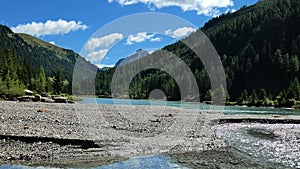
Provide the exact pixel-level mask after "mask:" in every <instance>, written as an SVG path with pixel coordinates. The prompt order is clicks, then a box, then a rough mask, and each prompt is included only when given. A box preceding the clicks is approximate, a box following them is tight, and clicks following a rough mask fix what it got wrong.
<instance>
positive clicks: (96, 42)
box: [86, 33, 124, 51]
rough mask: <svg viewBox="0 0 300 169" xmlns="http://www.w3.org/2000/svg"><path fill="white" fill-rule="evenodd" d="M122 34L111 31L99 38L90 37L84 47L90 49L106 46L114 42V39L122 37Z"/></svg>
mask: <svg viewBox="0 0 300 169" xmlns="http://www.w3.org/2000/svg"><path fill="white" fill-rule="evenodd" d="M123 37H124V35H122V34H120V33H113V34H110V35H107V36H104V37H100V38H91V39H90V40H89V41H88V42H87V46H86V49H88V50H90V51H92V50H94V49H96V48H98V47H108V46H109V45H111V44H114V43H115V42H116V41H118V40H120V39H123Z"/></svg>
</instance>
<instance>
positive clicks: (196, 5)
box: [108, 0, 233, 16]
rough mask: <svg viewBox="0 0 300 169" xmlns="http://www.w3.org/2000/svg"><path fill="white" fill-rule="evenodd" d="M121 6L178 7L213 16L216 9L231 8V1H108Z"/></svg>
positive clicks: (216, 12) (215, 13)
mask: <svg viewBox="0 0 300 169" xmlns="http://www.w3.org/2000/svg"><path fill="white" fill-rule="evenodd" d="M114 1H115V2H117V3H119V4H121V5H133V4H138V3H144V4H146V5H148V6H149V7H150V9H151V8H152V9H153V8H154V7H155V8H158V9H161V8H165V7H171V6H173V7H179V8H181V9H182V10H183V11H196V12H197V14H198V15H201V14H204V15H208V16H215V15H217V14H218V13H219V11H218V10H217V8H225V7H228V6H233V1H232V0H108V2H110V3H111V2H114Z"/></svg>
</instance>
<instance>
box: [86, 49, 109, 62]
mask: <svg viewBox="0 0 300 169" xmlns="http://www.w3.org/2000/svg"><path fill="white" fill-rule="evenodd" d="M107 52H108V49H101V50H99V51H94V52H91V53H89V54H88V55H87V59H88V60H89V61H91V62H100V61H101V60H102V59H103V58H104V57H105V55H106V54H107Z"/></svg>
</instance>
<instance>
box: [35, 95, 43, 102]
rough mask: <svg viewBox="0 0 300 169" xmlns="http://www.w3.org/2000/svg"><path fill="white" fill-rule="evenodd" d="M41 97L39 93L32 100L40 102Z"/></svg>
mask: <svg viewBox="0 0 300 169" xmlns="http://www.w3.org/2000/svg"><path fill="white" fill-rule="evenodd" d="M41 99H42V96H41V95H39V94H37V95H35V96H34V100H33V101H35V102H40V101H41Z"/></svg>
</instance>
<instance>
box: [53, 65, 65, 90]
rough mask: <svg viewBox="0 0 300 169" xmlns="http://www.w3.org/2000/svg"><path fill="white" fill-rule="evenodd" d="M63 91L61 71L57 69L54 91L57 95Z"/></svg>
mask: <svg viewBox="0 0 300 169" xmlns="http://www.w3.org/2000/svg"><path fill="white" fill-rule="evenodd" d="M62 89H63V80H62V74H61V71H60V69H57V71H56V74H55V77H54V79H53V90H54V93H55V94H60V93H61V92H62Z"/></svg>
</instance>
